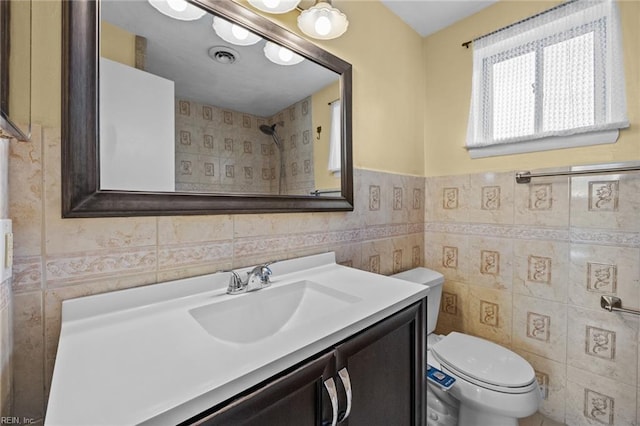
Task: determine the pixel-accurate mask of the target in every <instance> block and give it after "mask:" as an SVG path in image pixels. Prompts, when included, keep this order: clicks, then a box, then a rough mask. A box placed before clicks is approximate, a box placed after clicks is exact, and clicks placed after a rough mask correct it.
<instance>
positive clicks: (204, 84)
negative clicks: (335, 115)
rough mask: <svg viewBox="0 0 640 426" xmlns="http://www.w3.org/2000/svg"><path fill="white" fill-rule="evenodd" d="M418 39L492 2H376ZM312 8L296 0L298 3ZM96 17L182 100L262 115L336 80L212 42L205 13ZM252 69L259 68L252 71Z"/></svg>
mask: <svg viewBox="0 0 640 426" xmlns="http://www.w3.org/2000/svg"><path fill="white" fill-rule="evenodd" d="M381 1H382V3H383V4H384V5H386V7H388V8H389V9H390V10H391V11H392V12H393V13H395V14H396V15H398V16H399V17H400V18H401V19H402V20H403V21H405V22H406V23H407V24H409V25H410V26H411V27H412V28H413V29H415V31H416V32H418V33H419V34H420V35H421V36H427V35H429V34H432V33H434V32H436V31H439V30H440V29H442V28H444V27H446V26H448V25H451V24H452V23H454V22H456V21H458V20H461V19H463V18H465V17H467V16H470V15H472V14H474V13H476V12H478V11H479V10H481V9H483V8H485V7H487V6H489V5H491V4H493V3H495V2H496V1H497V0H381ZM304 2H306V3H307V4H306V6H308V5H309V3H311V4H312V3H313V0H303V3H301V5H303V4H305V3H304ZM101 14H102V18H103V19H104V20H106V21H109V22H110V23H112V24H114V25H116V26H118V27H120V28H123V29H125V30H127V31H129V32H131V33H133V34H137V35H140V36H143V37H145V38H146V39H147V65H146V71H148V72H151V73H154V74H156V75H159V76H162V77H164V78H167V79H169V80H172V81H174V82H175V87H176V95H177V96H179V97H181V98H186V99H191V100H197V101H200V102H203V103H210V104H212V105H217V106H219V107H224V108H230V109H233V110H236V111H243V112H247V113H251V114H255V115H259V116H262V117H268V116H270V115H272V114H274V113H275V112H277V111H280V110H282V109H284V108H286V107H288V106H290V105H292V104H293V103H295V102H297V101H299V100H301V99H303V98H304V97H306V96H309V95H310V94H312V93H315V92H316V91H317V90H319V89H321V88H322V87H325V86H327V85H328V84H330V83H331V82H332V81H336V80H337V79H338V77H339V76H338V75H337V74H335V73H333V72H331V71H329V70H326V69H323V68H322V67H320V66H319V65H317V64H315V63H313V62H311V61H303V62H302V63H300V64H298V65H295V66H290V67H283V66H280V65H275V64H273V63H271V62H270V61H268V60H266V58H265V56H264V54H263V52H262V48H263V46H264V42H261V43H258V44H256V45H253V46H246V47H240V46H235V45H231V44H229V43H227V42H225V41H224V40H222V39H220V38H219V37H217V35H216V34H215V32H214V31H213V29H212V28H211V16H206V15H205V17H203V18H201V19H199V20H197V21H188V22H185V21H179V20H175V19H172V18H168V17H166V16H164V15H162V14H161V13H159V12H157V11H156V10H154V9H153V8H152V7H151V6H150V5H149V3H148V2H147V1H146V0H135V1H121V0H103V1H102V9H101ZM212 46H225V47H230V48H232V49H233V50H236V53H237V54H238V57H239V60H238V61H237V62H236V63H234V64H233V65H226V64H225V65H221V64H217V63H215V62H214V61H212V60H211V58H210V57H209V56H208V55H207V51H208V50H209V49H210V48H212ZM256 71H258V72H257V73H256Z"/></svg>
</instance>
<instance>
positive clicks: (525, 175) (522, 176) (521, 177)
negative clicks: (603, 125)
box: [516, 166, 640, 183]
mask: <svg viewBox="0 0 640 426" xmlns="http://www.w3.org/2000/svg"><path fill="white" fill-rule="evenodd" d="M629 172H640V166H629V167H607V168H602V169H586V170H568V171H566V172H548V173H531V172H516V182H517V183H529V182H531V178H537V177H550V176H579V175H603V174H614V173H629Z"/></svg>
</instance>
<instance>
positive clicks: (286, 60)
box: [264, 41, 304, 65]
mask: <svg viewBox="0 0 640 426" xmlns="http://www.w3.org/2000/svg"><path fill="white" fill-rule="evenodd" d="M264 55H265V56H266V57H267V59H269V60H270V61H271V62H273V63H276V64H278V65H295V64H299V63H300V62H302V61H303V60H304V58H303V57H302V56H300V55H298V54H297V53H295V52H292V51H291V50H289V49H287V48H286V47H283V46H280V45H278V44H275V43H273V42H270V41H268V42H267V43H266V44H265V46H264Z"/></svg>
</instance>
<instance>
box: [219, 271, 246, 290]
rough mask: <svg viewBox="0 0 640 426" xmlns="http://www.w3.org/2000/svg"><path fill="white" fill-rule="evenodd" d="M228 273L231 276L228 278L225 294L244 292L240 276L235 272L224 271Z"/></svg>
mask: <svg viewBox="0 0 640 426" xmlns="http://www.w3.org/2000/svg"><path fill="white" fill-rule="evenodd" d="M224 272H230V273H231V276H229V286H228V287H227V294H237V293H242V292H243V291H244V290H245V287H246V285H247V284H246V283H245V282H243V281H242V278H240V275H238V273H237V272H236V271H233V270H231V271H224Z"/></svg>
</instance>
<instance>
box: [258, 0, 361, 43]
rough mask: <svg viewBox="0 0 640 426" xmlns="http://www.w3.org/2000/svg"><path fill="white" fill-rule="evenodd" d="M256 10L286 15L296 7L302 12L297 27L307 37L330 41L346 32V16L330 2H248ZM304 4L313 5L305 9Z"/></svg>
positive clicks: (291, 0) (266, 0) (317, 0)
mask: <svg viewBox="0 0 640 426" xmlns="http://www.w3.org/2000/svg"><path fill="white" fill-rule="evenodd" d="M248 1H249V4H251V5H252V6H253V7H255V8H256V9H259V10H261V11H263V12H267V13H286V12H289V11H291V10H293V9H295V8H296V7H297V8H298V9H299V10H302V12H301V13H300V16H298V27H299V28H300V30H301V31H302V32H303V33H305V34H306V35H308V36H309V37H313V38H317V39H321V40H331V39H333V38H337V37H340V36H341V35H342V34H344V33H345V31H347V27H348V26H349V20H348V19H347V15H345V14H344V13H342V12H341V11H340V9H337V8H335V7H333V6H332V5H331V0H311V2H310V1H308V0H305V1H304V2H302V3H303V5H302V6H299V4H300V3H301V1H302V0H248ZM305 3H313V6H311V7H309V8H306V5H305Z"/></svg>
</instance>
